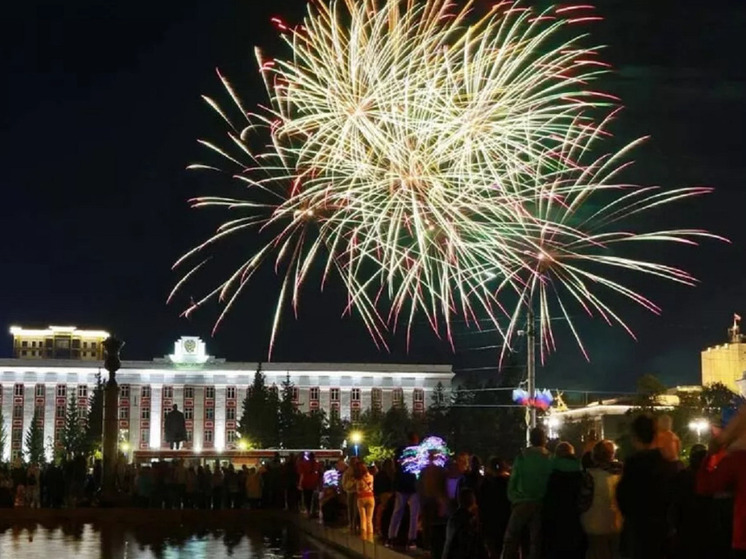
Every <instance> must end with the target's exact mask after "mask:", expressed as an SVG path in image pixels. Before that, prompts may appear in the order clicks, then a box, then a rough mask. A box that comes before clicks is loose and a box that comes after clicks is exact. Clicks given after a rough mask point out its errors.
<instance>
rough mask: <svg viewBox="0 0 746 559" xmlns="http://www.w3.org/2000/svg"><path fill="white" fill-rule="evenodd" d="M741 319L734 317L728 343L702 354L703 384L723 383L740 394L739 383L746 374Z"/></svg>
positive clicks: (745, 349) (745, 339) (745, 351)
mask: <svg viewBox="0 0 746 559" xmlns="http://www.w3.org/2000/svg"><path fill="white" fill-rule="evenodd" d="M740 323H741V317H740V316H739V315H737V314H736V315H733V326H731V327H730V328H728V343H725V344H722V345H717V346H712V347H708V348H707V349H705V350H704V351H703V352H702V384H703V385H706V384H712V383H714V382H721V383H723V384H724V385H725V386H727V387H728V388H730V389H731V390H733V391H734V392H736V393H740V392H741V390H740V388H739V385H738V383H739V381H740V380H741V379H742V378H743V377H744V372H746V338H745V337H744V335H743V334H741V325H740Z"/></svg>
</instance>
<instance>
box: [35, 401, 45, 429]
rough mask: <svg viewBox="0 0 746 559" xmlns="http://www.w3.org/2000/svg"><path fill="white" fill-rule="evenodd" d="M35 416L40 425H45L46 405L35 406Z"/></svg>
mask: <svg viewBox="0 0 746 559" xmlns="http://www.w3.org/2000/svg"><path fill="white" fill-rule="evenodd" d="M34 415H35V416H36V419H37V420H38V421H39V423H40V424H41V423H44V405H43V404H42V405H40V406H35V407H34Z"/></svg>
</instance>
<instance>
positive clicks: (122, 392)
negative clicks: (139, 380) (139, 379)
mask: <svg viewBox="0 0 746 559" xmlns="http://www.w3.org/2000/svg"><path fill="white" fill-rule="evenodd" d="M119 397H120V398H129V397H130V385H129V384H123V385H121V386H120V387H119Z"/></svg>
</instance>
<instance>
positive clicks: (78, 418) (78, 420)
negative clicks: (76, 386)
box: [60, 394, 87, 459]
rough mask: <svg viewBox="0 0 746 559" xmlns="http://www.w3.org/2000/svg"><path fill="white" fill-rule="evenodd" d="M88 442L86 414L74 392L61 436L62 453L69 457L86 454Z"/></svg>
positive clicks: (68, 405) (68, 402)
mask: <svg viewBox="0 0 746 559" xmlns="http://www.w3.org/2000/svg"><path fill="white" fill-rule="evenodd" d="M86 442H87V441H86V427H85V421H84V416H83V414H81V412H80V408H79V407H78V401H77V398H76V397H75V394H72V395H70V398H69V399H68V401H67V410H66V413H65V424H64V426H63V427H62V433H61V436H60V443H61V445H62V455H63V456H64V457H65V458H67V459H72V458H75V457H77V456H84V455H85V454H86V450H87V449H86Z"/></svg>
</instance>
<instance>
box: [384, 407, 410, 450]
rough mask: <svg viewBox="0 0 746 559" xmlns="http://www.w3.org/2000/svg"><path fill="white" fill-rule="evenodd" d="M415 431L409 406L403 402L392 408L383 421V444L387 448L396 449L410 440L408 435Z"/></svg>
mask: <svg viewBox="0 0 746 559" xmlns="http://www.w3.org/2000/svg"><path fill="white" fill-rule="evenodd" d="M413 431H414V429H413V427H412V417H411V416H410V415H409V411H408V410H407V406H406V405H405V404H404V403H403V402H402V403H401V404H399V405H398V406H391V407H390V408H389V409H388V411H386V413H385V414H384V415H383V420H382V421H381V443H382V446H385V447H387V448H396V447H398V446H400V445H402V444H404V443H405V442H406V441H407V440H409V437H408V435H409V434H410V433H412V432H413Z"/></svg>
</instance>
